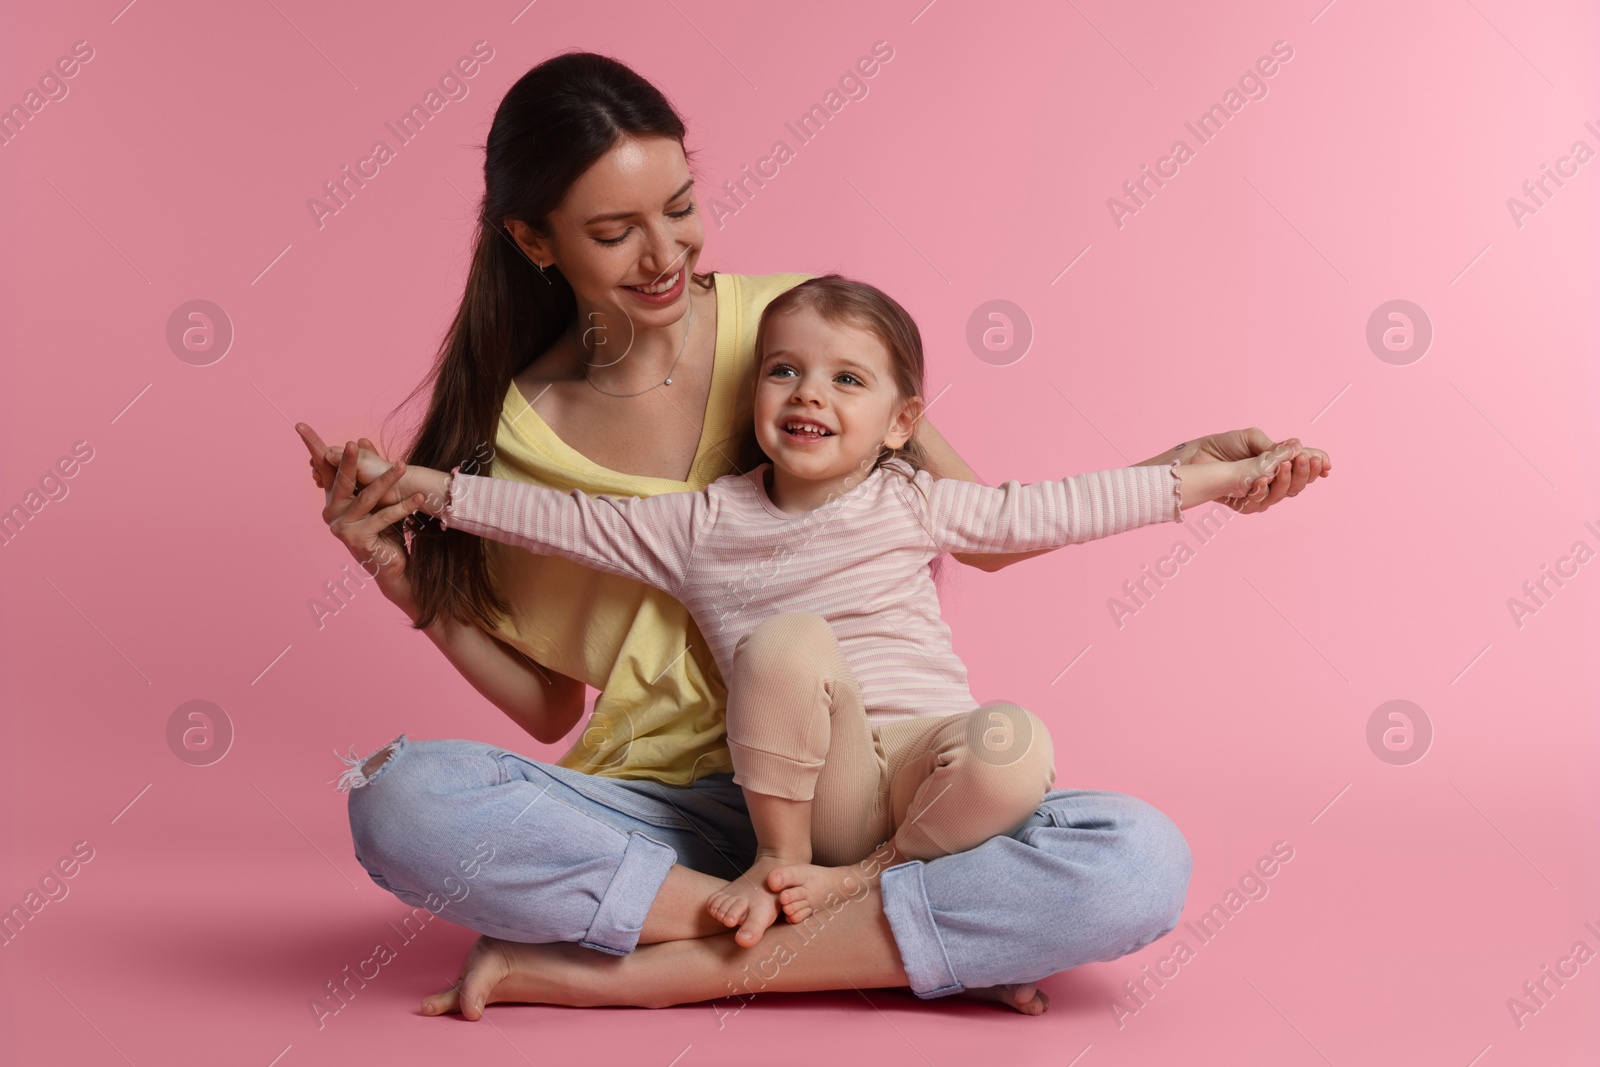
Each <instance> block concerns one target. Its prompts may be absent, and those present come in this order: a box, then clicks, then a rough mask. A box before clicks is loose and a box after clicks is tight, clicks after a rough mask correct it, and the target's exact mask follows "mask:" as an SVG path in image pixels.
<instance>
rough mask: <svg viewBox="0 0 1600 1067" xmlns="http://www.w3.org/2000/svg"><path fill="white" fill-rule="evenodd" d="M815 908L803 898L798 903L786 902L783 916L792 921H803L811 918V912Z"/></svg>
mask: <svg viewBox="0 0 1600 1067" xmlns="http://www.w3.org/2000/svg"><path fill="white" fill-rule="evenodd" d="M815 910H816V909H815V908H813V907H812V906H811V905H810V904H807V903H806V902H805V901H803V900H802V901H800V902H799V903H796V904H785V905H784V906H783V917H784V918H785V919H788V920H789V921H790V922H791V923H802V922H805V921H806V920H807V919H809V918H810V917H811V913H812V912H813V911H815Z"/></svg>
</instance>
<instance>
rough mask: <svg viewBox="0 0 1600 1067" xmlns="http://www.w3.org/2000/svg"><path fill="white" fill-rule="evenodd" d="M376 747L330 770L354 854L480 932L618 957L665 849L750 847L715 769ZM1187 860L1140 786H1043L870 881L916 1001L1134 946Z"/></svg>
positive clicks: (1155, 920) (636, 924) (1165, 923)
mask: <svg viewBox="0 0 1600 1067" xmlns="http://www.w3.org/2000/svg"><path fill="white" fill-rule="evenodd" d="M384 748H385V749H388V750H389V751H390V755H389V757H388V759H387V760H386V761H384V762H382V763H381V765H377V764H374V770H373V773H372V775H371V777H370V778H369V777H367V776H366V775H365V774H364V773H363V772H362V763H363V761H362V760H360V759H358V758H356V757H354V756H351V757H349V758H346V759H345V762H346V764H347V766H348V769H347V770H346V771H345V772H344V774H343V775H341V777H340V778H339V780H338V787H339V789H340V790H341V791H342V792H348V794H349V797H348V802H349V812H350V834H351V838H352V840H353V841H354V844H355V855H356V859H357V861H358V862H360V864H361V865H362V867H364V868H366V871H367V873H368V874H369V875H371V876H372V880H373V881H374V882H376V883H377V884H378V885H379V886H381V887H382V888H384V889H386V890H388V891H389V892H391V893H393V894H394V895H395V896H396V897H398V898H400V900H402V901H403V902H405V903H406V904H410V905H412V906H413V907H427V908H428V909H429V910H430V911H433V912H434V913H435V914H437V915H440V916H442V917H443V918H445V919H448V920H449V921H451V922H453V923H456V924H457V925H460V926H465V927H467V928H469V929H472V930H476V931H477V932H479V933H481V934H488V935H490V936H492V937H498V938H504V939H506V940H510V941H523V942H535V943H546V942H554V941H572V942H576V943H578V944H580V945H583V946H585V947H588V948H592V949H597V950H599V951H601V952H608V953H612V954H615V955H623V954H626V953H628V952H631V951H633V949H634V947H635V946H636V945H637V944H638V940H639V932H640V930H641V929H642V928H643V926H644V919H645V915H646V913H647V912H648V911H649V910H650V905H651V903H652V902H653V901H654V900H655V897H656V893H657V891H658V890H659V889H660V887H661V883H662V881H663V880H664V879H665V878H666V876H667V871H668V869H669V868H671V866H672V865H673V864H674V863H681V864H683V865H684V866H686V867H691V868H693V869H695V870H698V871H703V872H705V873H706V874H711V875H715V876H716V877H718V878H730V879H731V878H734V877H736V876H738V875H739V874H740V873H742V872H743V871H744V870H746V869H747V868H748V867H749V866H750V864H751V862H752V861H753V860H754V857H755V847H756V841H755V833H754V831H753V829H752V828H751V826H750V820H749V816H748V814H747V812H746V809H745V805H744V794H743V791H742V790H741V789H740V788H739V787H738V786H737V785H735V784H734V782H733V775H732V774H731V773H724V774H714V775H709V776H707V777H704V778H701V779H699V780H697V781H696V782H695V783H694V784H693V785H691V786H671V785H665V784H662V783H660V782H654V781H645V780H639V781H635V780H627V779H620V778H605V777H599V776H596V775H588V774H584V773H582V772H580V771H574V770H570V769H569V768H566V767H560V766H557V765H555V764H550V763H541V762H539V761H538V760H533V759H529V758H528V757H526V756H519V755H517V754H516V753H515V752H508V751H506V750H505V749H502V748H496V747H494V746H493V745H487V744H483V743H481V742H477V741H461V740H438V741H412V740H409V739H408V738H407V737H406V736H405V735H404V734H401V735H400V737H399V738H398V739H397V740H396V741H394V742H393V743H392V744H391V745H387V746H384ZM383 751H384V749H380V750H379V753H382V752H383ZM374 755H377V753H375V754H374ZM1190 871H1191V859H1190V854H1189V846H1188V844H1187V843H1186V842H1185V841H1184V839H1183V835H1182V833H1180V832H1179V830H1178V828H1177V826H1175V825H1174V824H1173V822H1172V820H1171V819H1169V818H1167V817H1166V816H1165V815H1163V814H1162V813H1161V812H1159V811H1157V810H1156V809H1155V808H1153V807H1151V806H1150V805H1149V804H1147V803H1145V802H1144V801H1142V800H1137V799H1135V798H1133V797H1130V796H1125V795H1123V794H1121V793H1108V792H1101V791H1097V790H1084V789H1056V790H1052V791H1051V792H1050V793H1048V794H1046V796H1045V798H1044V800H1043V801H1042V802H1041V803H1040V805H1039V807H1038V809H1037V810H1036V811H1035V812H1034V813H1033V815H1032V816H1031V817H1030V818H1029V819H1028V821H1027V822H1026V823H1024V824H1023V825H1022V827H1021V828H1020V829H1018V830H1017V831H1016V832H1014V833H1012V834H1009V835H1005V836H998V837H992V838H990V839H989V840H988V841H986V842H984V843H983V844H981V845H979V846H977V847H976V848H973V849H970V850H969V851H966V852H961V853H957V854H955V855H951V856H940V857H938V858H936V859H932V860H928V861H926V862H923V861H920V860H912V861H909V862H906V863H902V864H900V865H898V866H895V867H890V868H889V869H888V870H886V871H884V872H883V875H882V879H881V883H880V890H881V893H882V895H883V908H884V912H885V914H886V916H887V918H888V920H889V925H890V927H891V929H892V932H893V934H894V940H895V944H896V946H897V947H898V948H899V951H900V958H901V962H902V964H903V965H904V967H905V971H906V974H907V976H908V977H909V979H910V985H911V989H912V991H913V992H914V993H915V994H916V995H917V996H919V997H922V998H924V999H927V998H932V997H940V996H947V995H949V994H951V993H958V992H960V991H961V990H963V989H964V988H967V987H969V986H970V987H973V988H982V987H984V986H992V985H1001V984H1005V983H1012V982H1032V981H1038V980H1039V979H1041V978H1045V977H1048V976H1049V975H1052V974H1055V973H1057V972H1060V971H1065V970H1068V969H1070V968H1072V967H1076V966H1078V965H1079V964H1082V963H1089V962H1093V961H1104V960H1112V959H1116V958H1117V957H1119V956H1123V955H1126V954H1127V953H1129V952H1134V951H1136V950H1138V949H1140V948H1143V947H1144V946H1145V945H1147V944H1149V943H1150V942H1151V941H1154V940H1155V939H1156V938H1158V937H1160V936H1162V935H1163V934H1165V933H1167V932H1168V931H1169V930H1171V929H1172V928H1173V927H1174V926H1175V925H1177V922H1178V916H1179V914H1180V913H1181V912H1182V910H1183V902H1184V896H1185V894H1186V893H1187V890H1188V885H1189V875H1190Z"/></svg>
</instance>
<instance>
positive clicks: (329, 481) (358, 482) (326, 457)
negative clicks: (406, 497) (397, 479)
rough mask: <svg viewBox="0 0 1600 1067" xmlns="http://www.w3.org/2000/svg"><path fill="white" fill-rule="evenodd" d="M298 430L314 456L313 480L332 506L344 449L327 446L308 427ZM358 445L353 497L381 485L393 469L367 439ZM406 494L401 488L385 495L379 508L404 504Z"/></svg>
mask: <svg viewBox="0 0 1600 1067" xmlns="http://www.w3.org/2000/svg"><path fill="white" fill-rule="evenodd" d="M294 428H295V430H296V431H297V432H298V433H299V434H300V440H302V441H304V442H305V446H306V449H307V450H308V451H310V453H311V480H312V481H314V482H316V483H317V488H318V489H321V490H324V492H325V493H326V494H327V496H326V500H327V501H328V502H329V503H331V502H332V500H333V480H334V472H335V471H336V470H337V469H338V465H339V460H340V458H341V455H342V452H341V450H340V449H337V448H333V447H331V446H329V445H326V444H323V442H322V438H320V437H318V436H317V431H315V430H313V429H312V428H311V427H310V426H307V425H306V424H305V423H303V422H297V423H295V427H294ZM358 444H359V445H360V448H361V451H360V453H359V455H358V456H357V460H356V468H355V484H354V485H353V486H351V492H352V493H354V492H355V491H356V490H359V489H362V488H364V487H366V486H368V485H371V484H372V483H373V482H375V481H377V479H378V476H379V475H381V474H382V473H383V472H384V471H386V470H388V469H389V461H388V460H386V459H384V458H383V457H382V456H381V455H379V454H378V446H377V445H375V444H373V443H372V442H371V441H369V440H367V439H366V438H365V437H363V438H361V440H360V441H359V442H358ZM404 491H405V487H404V486H401V487H399V489H398V490H395V491H390V492H388V493H386V494H384V497H383V499H381V500H379V501H378V504H379V505H381V506H385V507H387V506H388V505H390V504H397V503H399V502H400V497H401V494H402V493H403V492H404Z"/></svg>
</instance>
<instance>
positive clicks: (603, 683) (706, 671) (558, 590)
mask: <svg viewBox="0 0 1600 1067" xmlns="http://www.w3.org/2000/svg"><path fill="white" fill-rule="evenodd" d="M808 277H811V275H807V274H763V275H740V274H722V273H718V274H716V275H714V277H713V280H714V283H715V285H716V293H717V340H716V355H715V362H714V364H713V369H712V375H711V394H710V397H709V399H708V401H707V404H706V416H705V425H704V428H703V430H702V432H701V436H700V444H699V447H698V449H697V450H696V452H695V458H694V463H693V466H692V468H691V470H690V472H689V480H688V481H686V482H679V481H675V480H673V479H670V478H648V477H639V476H637V475H632V474H623V473H621V472H620V471H614V470H610V469H608V468H606V467H601V466H599V465H598V464H595V463H592V462H590V461H589V460H588V459H587V458H585V457H584V456H583V454H582V453H580V452H578V451H577V450H575V449H573V448H570V447H569V446H568V445H567V444H566V443H565V442H563V441H562V440H561V439H560V438H559V437H557V436H556V435H555V432H554V431H553V430H551V429H550V427H549V425H548V424H546V422H545V421H544V419H543V418H541V417H540V415H539V414H538V412H536V411H535V410H534V409H533V408H531V407H529V406H528V403H527V401H526V400H525V399H524V398H523V396H522V393H521V391H520V390H519V389H518V388H517V386H516V384H515V383H512V384H511V386H510V387H509V388H508V389H507V391H506V396H505V401H504V404H503V406H502V408H501V412H500V427H499V430H498V432H497V436H496V439H495V458H494V462H493V464H492V465H491V467H490V472H489V473H490V475H491V476H492V477H495V478H512V479H516V480H518V481H524V482H532V483H534V484H536V485H543V486H548V487H550V488H554V489H562V490H570V489H582V490H583V491H585V492H587V493H611V494H617V495H621V496H650V495H652V494H654V493H677V492H685V491H691V490H696V489H703V488H704V487H705V486H706V485H708V484H710V483H711V482H713V481H715V480H716V479H717V478H720V477H722V476H723V475H725V474H731V473H733V472H734V467H733V461H732V458H731V450H730V449H729V446H728V439H729V438H730V437H733V436H734V434H735V431H736V430H742V429H743V426H742V422H748V421H749V420H750V419H751V418H752V417H753V416H752V413H751V408H750V402H749V399H748V398H749V394H750V391H751V389H752V388H753V387H754V381H753V374H754V370H755V368H754V357H755V337H756V326H757V325H758V324H759V323H760V321H761V312H762V310H763V309H765V308H766V306H767V303H768V302H769V301H771V300H772V298H773V297H775V296H777V295H778V294H779V293H781V292H783V291H785V290H786V289H789V288H792V287H793V286H795V285H798V284H799V283H800V282H802V281H804V280H805V279H806V278H808ZM487 547H488V553H489V567H490V571H491V573H492V574H493V575H494V577H495V579H496V581H497V582H498V583H499V585H500V588H501V590H502V592H503V593H504V594H505V597H506V600H507V601H508V602H509V604H510V605H511V615H510V616H508V617H506V618H504V619H502V620H501V622H500V625H499V628H498V631H497V633H496V636H497V637H499V638H500V639H501V640H502V641H505V642H506V643H508V644H510V645H511V646H513V647H514V648H517V649H520V650H521V651H522V652H524V653H526V654H527V655H528V656H530V657H532V658H533V659H534V660H536V661H538V662H539V663H541V664H544V665H546V666H548V667H550V668H552V669H553V670H557V671H560V672H561V673H562V674H565V675H567V676H569V677H572V678H576V679H579V680H580V681H583V682H585V683H586V684H588V685H591V686H593V687H594V688H596V689H598V690H600V696H599V698H598V699H597V700H596V702H595V707H594V713H593V715H592V716H591V717H590V718H589V721H588V722H587V723H586V724H585V726H584V728H583V730H582V731H581V732H580V734H579V736H578V738H577V739H576V740H575V741H574V742H573V745H572V747H571V748H570V749H568V750H567V753H566V754H565V755H563V756H562V757H561V758H560V759H559V760H557V761H556V762H557V763H559V764H560V765H561V766H563V767H571V768H573V769H575V770H580V771H584V772H586V773H588V774H595V775H602V776H606V777H612V778H652V779H655V780H657V781H661V782H666V783H669V784H672V785H688V784H689V783H690V782H692V781H694V780H695V779H696V778H700V777H703V776H705V775H707V774H715V773H717V772H720V771H731V770H733V762H732V760H731V759H730V758H729V756H728V746H727V741H726V738H725V735H724V732H723V712H724V710H725V709H726V706H727V696H728V691H727V687H726V686H725V685H724V683H723V680H722V676H721V674H720V673H719V672H718V671H717V666H716V664H715V662H713V660H712V658H711V652H710V650H709V649H708V648H707V647H706V642H705V639H704V638H703V637H701V636H700V631H699V629H698V628H697V627H696V626H695V624H694V620H693V619H691V618H690V617H689V613H688V612H687V611H686V610H684V607H683V605H682V604H680V603H678V601H677V600H675V599H673V598H672V597H671V596H669V595H667V594H666V593H664V592H662V591H661V590H659V589H656V588H655V587H653V586H649V585H644V584H642V583H640V582H635V581H633V580H632V579H629V578H622V577H619V576H617V575H611V574H604V573H602V572H600V571H597V570H592V569H590V568H588V567H585V566H583V565H581V564H578V563H574V562H571V561H570V560H565V559H560V558H558V557H555V556H540V555H534V554H533V553H531V552H528V551H526V550H525V549H521V548H516V547H514V546H511V545H504V544H501V543H499V542H495V541H491V542H488V546H487Z"/></svg>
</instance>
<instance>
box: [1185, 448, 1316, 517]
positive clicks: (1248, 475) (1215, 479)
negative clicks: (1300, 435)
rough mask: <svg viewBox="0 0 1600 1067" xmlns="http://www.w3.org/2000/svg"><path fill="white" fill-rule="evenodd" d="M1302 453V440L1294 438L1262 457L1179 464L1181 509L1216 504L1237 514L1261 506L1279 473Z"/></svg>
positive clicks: (1268, 450)
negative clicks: (1216, 502)
mask: <svg viewBox="0 0 1600 1067" xmlns="http://www.w3.org/2000/svg"><path fill="white" fill-rule="evenodd" d="M1301 451H1302V446H1301V444H1300V441H1299V439H1297V438H1294V437H1291V438H1289V439H1288V440H1287V441H1282V442H1279V443H1278V444H1275V445H1273V446H1272V447H1271V448H1269V449H1267V450H1266V451H1265V452H1263V453H1261V455H1259V456H1250V457H1248V458H1246V459H1239V460H1232V461H1230V462H1226V463H1198V464H1189V465H1187V466H1185V465H1183V464H1179V465H1178V466H1177V468H1176V473H1177V475H1178V481H1179V483H1180V484H1181V486H1182V489H1181V495H1182V504H1181V505H1180V506H1181V507H1183V508H1192V507H1195V506H1196V505H1198V504H1205V503H1209V502H1211V501H1213V500H1215V501H1219V502H1220V503H1223V504H1226V505H1227V506H1228V507H1230V508H1232V509H1233V510H1235V511H1243V510H1244V509H1245V508H1247V507H1249V506H1250V505H1252V504H1256V505H1259V504H1260V502H1261V501H1262V500H1263V499H1265V498H1266V496H1267V493H1268V491H1269V489H1270V487H1271V485H1272V483H1273V481H1274V480H1275V476H1276V473H1277V472H1278V471H1279V470H1281V469H1282V468H1283V466H1284V465H1285V464H1288V465H1290V466H1292V465H1293V463H1294V460H1295V458H1296V457H1297V456H1299V455H1300V454H1301ZM1256 510H1259V507H1258V508H1257V509H1256Z"/></svg>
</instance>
